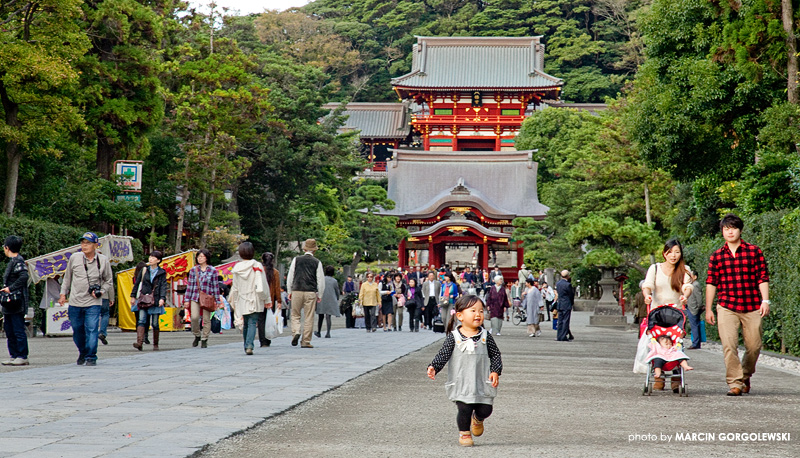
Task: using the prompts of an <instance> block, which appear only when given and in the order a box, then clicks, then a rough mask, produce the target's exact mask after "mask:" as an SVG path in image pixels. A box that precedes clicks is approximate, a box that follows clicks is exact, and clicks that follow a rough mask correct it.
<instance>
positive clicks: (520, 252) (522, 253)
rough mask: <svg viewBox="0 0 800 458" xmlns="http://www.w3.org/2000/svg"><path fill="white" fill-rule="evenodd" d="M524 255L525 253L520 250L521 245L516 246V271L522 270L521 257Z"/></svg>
mask: <svg viewBox="0 0 800 458" xmlns="http://www.w3.org/2000/svg"><path fill="white" fill-rule="evenodd" d="M524 254H525V251H524V250H523V249H522V245H519V246H517V269H521V268H522V264H523V261H522V256H523V255H524Z"/></svg>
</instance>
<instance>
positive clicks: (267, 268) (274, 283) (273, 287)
mask: <svg viewBox="0 0 800 458" xmlns="http://www.w3.org/2000/svg"><path fill="white" fill-rule="evenodd" d="M261 263H262V264H263V265H264V274H266V276H267V284H268V285H269V294H270V304H268V308H271V309H272V313H275V314H278V313H280V311H281V308H282V307H283V300H282V298H281V273H280V272H279V271H278V269H276V268H275V255H274V254H272V253H270V252H265V253H262V254H261ZM266 324H267V308H265V309H264V310H263V311H262V312H261V313H260V314H259V315H258V341H259V343H260V344H261V346H262V347H269V346H270V345H271V344H272V341H271V340H269V339H267V337H266V332H265V328H264V327H265V326H266Z"/></svg>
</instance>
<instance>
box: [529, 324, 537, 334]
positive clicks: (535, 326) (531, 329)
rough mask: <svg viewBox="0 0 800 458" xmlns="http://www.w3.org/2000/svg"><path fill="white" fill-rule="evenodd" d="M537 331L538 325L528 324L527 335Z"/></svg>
mask: <svg viewBox="0 0 800 458" xmlns="http://www.w3.org/2000/svg"><path fill="white" fill-rule="evenodd" d="M538 330H539V325H538V324H529V325H528V334H533V333H535V332H536V331H538Z"/></svg>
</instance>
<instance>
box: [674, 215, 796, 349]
mask: <svg viewBox="0 0 800 458" xmlns="http://www.w3.org/2000/svg"><path fill="white" fill-rule="evenodd" d="M744 220H745V229H744V232H743V233H742V238H743V239H744V240H745V241H747V242H749V243H753V244H755V245H758V246H759V248H761V250H762V251H763V252H764V257H765V258H766V260H767V265H768V268H769V273H770V282H769V289H770V300H771V301H772V306H771V307H770V314H769V315H768V316H767V317H766V318H765V319H764V320H763V321H762V327H763V329H764V348H765V349H767V350H772V351H778V352H788V353H791V354H794V355H796V356H800V292H798V289H797V285H798V282H800V271H798V269H797V259H798V258H799V257H800V232H798V231H797V225H798V223H800V211H798V210H797V209H794V210H791V211H788V210H784V211H773V212H766V213H761V214H757V215H752V216H747V217H745V218H744ZM718 232H719V231H718ZM724 243H725V242H724V241H723V240H722V237H720V236H717V237H714V238H711V237H707V238H703V239H699V240H698V241H696V242H694V243H691V244H688V245H686V246H685V247H684V258H685V259H686V261H687V263H688V264H689V265H691V266H692V268H693V269H695V270H696V271H697V273H698V280H699V281H700V283H701V284H704V283H705V278H706V275H707V272H708V259H709V257H710V255H711V253H713V252H714V251H715V250H716V249H718V248H719V247H721V246H722V245H723V244H724ZM715 336H716V327H709V337H715Z"/></svg>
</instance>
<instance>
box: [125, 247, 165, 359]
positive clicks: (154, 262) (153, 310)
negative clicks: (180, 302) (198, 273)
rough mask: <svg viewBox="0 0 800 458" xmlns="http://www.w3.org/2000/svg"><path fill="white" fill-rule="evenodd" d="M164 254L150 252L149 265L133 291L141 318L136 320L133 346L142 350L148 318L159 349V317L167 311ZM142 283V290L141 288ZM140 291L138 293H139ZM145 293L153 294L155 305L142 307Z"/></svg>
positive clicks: (154, 347)
mask: <svg viewBox="0 0 800 458" xmlns="http://www.w3.org/2000/svg"><path fill="white" fill-rule="evenodd" d="M162 259H164V255H162V254H161V252H160V251H153V252H152V253H150V258H149V259H148V262H147V267H146V268H145V269H144V270H143V271H142V273H141V274H140V275H139V278H137V279H136V283H134V285H133V291H131V302H132V303H133V304H134V305H135V306H136V308H137V310H138V317H139V319H138V320H137V322H136V342H135V343H134V344H133V347H134V348H135V349H137V350H139V351H142V342H143V341H144V330H145V325H146V324H147V321H148V319H149V320H150V321H151V324H152V326H153V351H158V337H159V332H160V330H159V328H158V317H159V316H160V315H163V314H164V313H166V310H164V305H165V304H166V303H167V271H166V270H164V269H162V268H161V267H159V264H161V260H162ZM139 285H141V290H140V289H139ZM137 293H138V295H137ZM145 294H152V295H153V305H151V306H149V307H147V308H143V307H140V305H143V304H139V298H141V297H142V295H145Z"/></svg>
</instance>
